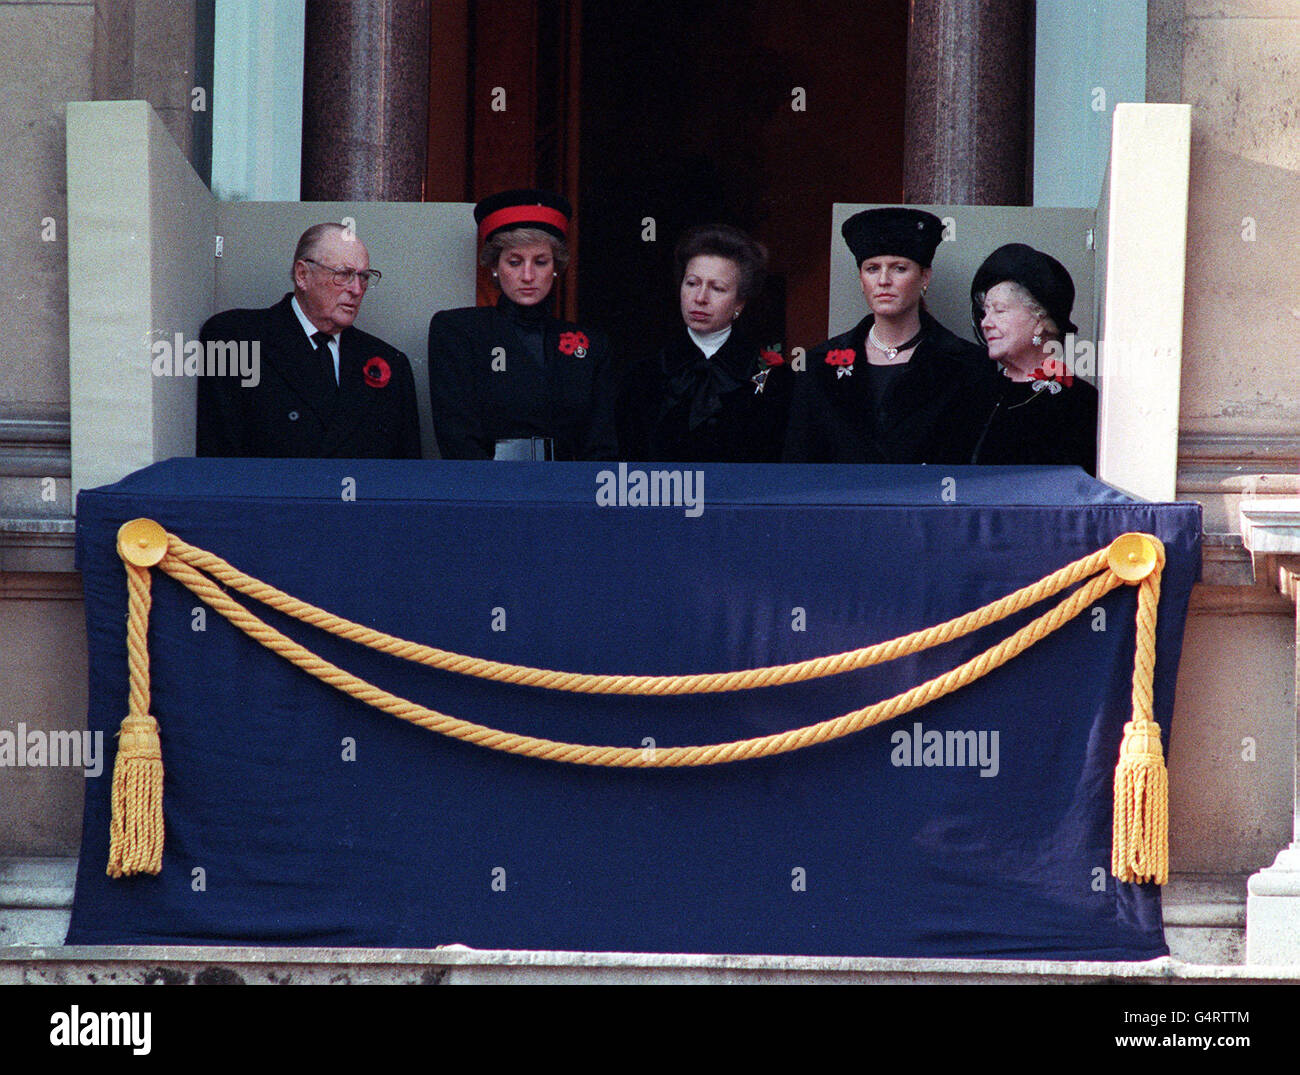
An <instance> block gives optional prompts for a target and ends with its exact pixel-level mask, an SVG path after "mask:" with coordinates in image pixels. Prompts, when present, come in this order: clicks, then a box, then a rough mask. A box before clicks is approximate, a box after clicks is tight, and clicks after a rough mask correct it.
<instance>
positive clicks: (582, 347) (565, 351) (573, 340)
mask: <svg viewBox="0 0 1300 1075" xmlns="http://www.w3.org/2000/svg"><path fill="white" fill-rule="evenodd" d="M589 346H591V341H590V340H588V339H587V334H586V333H585V332H561V333H560V354H562V355H576V356H577V357H578V358H585V357H586V354H587V348H588V347H589Z"/></svg>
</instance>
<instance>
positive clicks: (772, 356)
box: [758, 350, 785, 366]
mask: <svg viewBox="0 0 1300 1075" xmlns="http://www.w3.org/2000/svg"><path fill="white" fill-rule="evenodd" d="M758 357H759V358H761V359H762V360H763V362H764V363H765V364H767V365H769V366H783V365H785V359H784V358H783V357H782V355H781V352H780V351H773V350H768V351H759V352H758Z"/></svg>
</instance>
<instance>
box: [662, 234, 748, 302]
mask: <svg viewBox="0 0 1300 1075" xmlns="http://www.w3.org/2000/svg"><path fill="white" fill-rule="evenodd" d="M698 257H714V258H726V259H727V260H728V261H731V262H734V263H735V265H736V270H737V273H736V275H737V283H736V298H737V299H739V300H740V301H741V302H747V301H748V300H749V299H750V298H751V297H752V296H754V295H755V294H757V293H758V292H759V291H760V290H762V287H763V279H764V277H766V275H767V247H765V246H764V245H763V244H762V243H760V242H756V241H755V240H753V239H751V238H750V237H749V236H748V235H746V234H745V233H744V232H743V231H741V230H740V229H739V228H733V227H731V226H730V225H729V224H704V225H702V226H700V227H698V228H691V230H690V231H688V232H686V233H685V234H684V235H683V236H682V237H681V238H680V239H679V240H677V249H676V250H675V251H674V252H673V260H674V263H675V265H676V268H677V285H678V286H679V287H680V286H681V283H682V281H683V280H685V279H686V266H687V265H689V264H690V262H691V258H698Z"/></svg>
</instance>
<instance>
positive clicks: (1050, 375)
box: [1029, 358, 1074, 388]
mask: <svg viewBox="0 0 1300 1075" xmlns="http://www.w3.org/2000/svg"><path fill="white" fill-rule="evenodd" d="M1029 379H1030V380H1031V381H1060V382H1061V384H1063V385H1065V387H1066V388H1069V387H1070V386H1071V385H1072V384H1074V376H1073V375H1072V374H1071V373H1070V372H1069V371H1068V370H1067V369H1066V365H1065V363H1064V362H1062V361H1061V360H1060V359H1059V358H1045V359H1043V364H1042V365H1041V366H1039V367H1038V369H1036V370H1034V372H1033V373H1031V374H1030V375H1029Z"/></svg>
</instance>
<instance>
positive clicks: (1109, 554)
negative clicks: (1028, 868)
mask: <svg viewBox="0 0 1300 1075" xmlns="http://www.w3.org/2000/svg"><path fill="white" fill-rule="evenodd" d="M132 527H134V528H136V529H135V530H130V528H132ZM128 531H130V532H129V533H128ZM1126 542H1127V544H1125V543H1126ZM1135 550H1136V551H1135ZM119 552H120V553H121V555H122V557H123V559H124V560H126V561H128V562H127V569H128V581H129V582H130V584H131V587H132V589H131V601H130V603H129V609H130V621H131V622H130V625H129V627H128V639H127V641H128V651H129V659H130V661H131V665H130V667H131V677H132V690H131V708H130V713H129V715H128V717H127V720H126V721H124V722H123V732H124V733H126V732H127V731H128V727H127V726H128V723H130V722H132V721H133V720H137V719H138V715H139V713H140V712H141V711H142V708H147V706H148V687H147V677H148V654H147V618H148V601H147V578H148V567H149V566H154V565H156V566H158V567H160V568H161V569H162V570H163V571H165V572H166V573H167V574H169V575H171V576H172V578H174V579H176V580H177V581H178V582H180V583H181V584H182V585H184V586H186V587H187V588H188V589H190V590H191V592H193V593H194V594H195V595H196V596H197V597H199V599H200V600H202V601H203V602H205V603H206V604H207V605H209V606H210V607H211V608H213V609H215V610H216V611H217V612H219V613H221V615H222V616H224V617H225V618H226V619H227V620H229V621H230V622H231V623H232V624H234V625H235V626H236V627H238V628H239V629H240V630H242V631H244V632H245V633H246V634H247V635H249V637H251V638H253V639H254V640H255V641H257V642H260V643H261V644H262V645H264V646H266V647H267V648H268V649H270V650H272V651H273V652H276V653H279V654H280V655H281V656H283V657H284V658H285V659H286V660H288V661H290V662H291V663H293V664H295V665H296V666H298V667H299V668H301V669H303V670H304V671H306V672H308V673H309V674H311V675H313V676H315V677H317V678H318V679H320V680H321V681H322V682H325V683H328V684H329V685H331V686H333V687H335V688H337V689H338V690H341V691H343V692H344V693H346V694H348V695H350V696H351V697H353V698H356V699H357V700H359V701H362V702H365V703H366V704H368V705H371V706H374V707H376V708H378V709H381V710H383V711H384V712H386V713H389V714H391V715H393V716H396V717H399V718H400V719H402V720H406V721H409V722H411V723H413V724H416V725H418V726H419V727H422V728H427V729H430V730H432V731H436V732H439V733H440V734H443V735H447V736H450V737H452V738H456V739H460V740H462V741H464V742H468V743H473V744H475V745H478V746H483V747H487V748H489V749H493V750H498V751H503V752H506V753H510V754H516V755H522V756H525V757H532V758H539V759H544V760H548V761H558V762H567V763H570V764H577V765H597V766H609V767H620V768H667V767H681V766H700V765H717V764H723V763H727V762H733V761H740V760H745V759H752V758H761V757H769V756H772V755H775V754H781V753H786V752H789V751H794V750H799V749H802V748H804V747H807V746H812V745H814V744H817V743H824V742H829V741H831V740H834V739H838V738H841V737H843V736H846V735H851V734H853V733H854V732H857V731H860V730H862V729H864V728H867V727H870V726H872V725H874V724H879V723H883V722H884V721H887V720H890V719H892V718H893V717H897V716H900V715H902V714H904V713H907V712H910V711H911V710H913V709H916V708H918V707H919V706H922V705H925V704H926V703H928V702H931V701H934V700H935V699H937V698H941V697H943V696H944V695H946V694H949V693H951V692H953V691H955V690H957V689H958V688H959V687H962V686H964V685H966V684H968V683H970V682H972V681H973V680H975V679H978V678H979V677H980V676H983V675H985V674H987V673H988V672H990V671H992V670H993V669H995V668H998V667H1000V666H1001V665H1003V664H1005V663H1006V662H1007V661H1009V660H1011V659H1012V658H1013V657H1015V656H1016V655H1017V654H1019V653H1021V652H1023V651H1024V650H1025V649H1027V648H1028V647H1029V646H1031V645H1033V644H1034V643H1035V642H1037V641H1039V640H1041V639H1042V638H1044V637H1046V636H1047V635H1048V634H1050V633H1052V632H1053V631H1055V630H1057V629H1058V628H1060V627H1061V626H1062V625H1064V624H1065V623H1067V622H1069V621H1070V620H1071V619H1073V618H1074V617H1075V616H1077V615H1079V613H1080V612H1082V611H1083V609H1085V608H1087V607H1088V606H1090V605H1092V604H1093V603H1094V602H1096V601H1097V600H1098V599H1100V598H1101V597H1103V596H1104V595H1105V594H1107V593H1109V592H1110V591H1111V590H1113V589H1115V588H1117V587H1118V586H1120V585H1123V584H1124V583H1125V582H1128V583H1136V584H1138V585H1139V586H1140V590H1139V600H1138V617H1137V645H1136V649H1137V655H1136V657H1135V661H1134V676H1133V706H1134V710H1133V720H1132V721H1130V722H1129V723H1128V724H1127V725H1126V726H1125V736H1124V742H1123V744H1122V746H1121V759H1120V764H1119V766H1117V769H1116V784H1115V818H1114V827H1115V828H1114V848H1113V854H1112V871H1113V872H1114V873H1115V875H1116V876H1117V877H1119V878H1120V879H1121V880H1140V879H1143V878H1145V877H1154V878H1155V879H1157V880H1158V881H1160V882H1161V883H1163V880H1164V879H1165V877H1167V865H1168V864H1167V857H1168V853H1167V844H1168V835H1167V824H1168V812H1167V783H1165V784H1164V785H1162V784H1161V780H1162V779H1166V774H1165V772H1164V763H1163V757H1162V756H1161V755H1160V742H1159V728H1158V726H1157V725H1156V724H1155V722H1154V717H1153V715H1152V710H1151V684H1152V676H1153V672H1154V658H1155V625H1156V620H1155V609H1156V604H1157V602H1158V599H1159V592H1160V591H1159V577H1160V572H1161V570H1162V569H1163V566H1164V549H1163V546H1161V544H1160V542H1159V540H1158V539H1156V538H1154V537H1152V536H1150V535H1140V534H1126V535H1122V536H1121V537H1120V538H1117V539H1116V540H1115V541H1114V542H1112V544H1111V545H1110V546H1109V547H1108V548H1106V549H1101V550H1099V551H1098V552H1095V553H1092V554H1090V555H1088V556H1086V557H1083V558H1081V559H1079V560H1077V561H1075V562H1074V563H1072V564H1068V565H1066V566H1065V567H1063V568H1061V569H1060V570H1059V571H1056V572H1053V573H1052V574H1051V575H1048V576H1046V577H1045V578H1044V579H1041V580H1039V582H1037V583H1035V584H1033V585H1031V586H1027V587H1024V588H1022V589H1021V590H1017V591H1016V592H1015V593H1013V594H1010V595H1008V596H1007V597H1005V598H1002V599H1000V600H998V601H995V602H992V603H991V604H989V605H986V606H984V607H983V608H981V609H977V610H975V611H974V612H971V613H967V614H966V615H964V616H959V617H957V618H955V619H953V620H950V621H948V622H947V623H944V624H940V625H937V626H935V627H931V628H927V629H925V630H923V631H916V632H913V633H912V634H910V635H906V636H903V637H902V638H900V639H894V640H891V641H889V642H884V643H879V644H877V645H875V646H867V647H863V648H861V649H858V650H851V651H848V652H846V653H842V654H838V655H834V656H831V657H822V658H815V659H812V660H808V661H801V662H796V663H794V664H787V665H778V666H773V667H770V668H758V669H747V670H743V671H738V672H728V673H701V674H694V675H688V676H599V675H589V674H576V673H569V672H556V671H550V670H546V669H537V668H529V667H526V666H520V665H510V664H503V663H500V662H494V661H481V660H479V659H477V658H471V657H466V656H463V655H460V654H455V653H451V652H449V651H446V650H438V649H435V648H433V647H428V646H422V645H419V644H417V643H413V642H408V641H405V640H402V639H397V638H394V637H393V636H390V635H386V634H384V633H382V632H378V631H374V630H372V629H370V628H367V627H364V626H362V625H360V624H356V623H353V622H351V621H348V620H344V619H341V618H340V617H337V616H333V615H332V614H330V613H327V612H324V611H323V610H321V609H318V608H315V607H314V606H312V605H309V604H307V603H305V602H301V601H298V600H297V599H295V598H293V597H290V596H289V595H287V594H284V593H283V592H282V591H280V590H276V589H275V588H274V587H270V586H267V585H266V584H265V583H262V582H260V581H259V580H257V579H254V578H252V577H251V576H248V575H245V574H243V573H242V572H239V571H237V570H236V569H235V568H233V567H231V566H230V565H229V564H227V563H226V562H225V561H223V560H221V559H220V558H218V557H215V556H213V555H212V554H211V553H207V552H204V551H203V550H201V549H196V548H194V547H193V546H190V545H188V544H186V543H185V542H183V541H181V540H180V539H179V538H177V537H176V536H175V535H172V534H168V533H166V532H165V531H164V530H163V529H162V528H161V527H159V526H158V525H157V524H156V523H152V522H150V521H148V520H136V521H135V522H133V523H128V524H126V525H125V526H123V528H122V530H121V531H120V532H119ZM198 564H202V565H203V566H204V567H205V568H206V569H208V570H211V571H212V573H213V574H214V575H216V576H217V577H218V578H220V579H221V580H222V581H224V582H227V583H229V584H230V585H232V586H233V587H235V588H237V589H239V591H240V592H242V593H245V594H246V595H248V596H251V597H255V598H257V599H262V600H264V601H265V603H267V604H269V605H271V606H272V607H276V608H279V609H280V610H281V611H283V612H286V613H288V614H290V615H293V616H295V617H296V618H298V619H300V620H301V621H302V622H305V623H311V624H313V625H315V626H319V627H321V628H322V629H325V630H328V631H330V632H331V633H333V634H336V635H339V636H340V637H343V638H348V639H351V640H352V641H357V642H360V643H362V644H364V645H368V646H371V648H374V649H378V650H380V651H381V652H385V653H390V654H393V655H395V656H404V657H408V658H409V659H412V660H415V661H418V662H419V663H423V664H431V665H433V666H435V667H439V668H445V669H447V670H451V671H458V672H464V673H466V674H472V675H481V676H484V677H485V678H489V679H495V680H500V681H504V682H512V683H524V684H528V685H532V686H546V687H550V688H552V689H556V690H570V691H585V692H588V693H628V694H631V693H636V694H685V693H706V692H716V691H723V690H741V689H747V688H749V687H755V686H767V685H774V684H777V683H789V682H798V681H802V680H806V679H812V678H816V677H819V676H826V675H834V674H837V673H839V672H844V671H849V670H850V669H853V668H862V667H867V666H868V665H870V664H875V663H880V662H882V661H885V660H890V659H893V658H894V657H898V656H903V655H905V654H909V653H915V652H918V651H919V650H922V649H925V648H928V647H930V646H934V645H937V644H939V643H940V642H944V641H948V640H950V639H952V638H957V637H960V636H962V635H965V634H968V633H970V632H972V631H975V630H978V629H979V628H980V627H983V626H985V625H987V624H989V623H992V622H995V621H996V620H999V619H1002V618H1004V617H1006V616H1008V615H1010V614H1011V613H1013V612H1016V611H1019V610H1020V609H1023V608H1026V607H1028V606H1029V605H1031V604H1033V603H1035V602H1036V601H1039V600H1042V598H1043V597H1045V596H1050V595H1052V594H1055V593H1059V592H1060V591H1061V590H1062V589H1064V588H1065V587H1067V586H1069V585H1071V584H1072V583H1073V582H1076V581H1079V580H1081V579H1083V578H1086V577H1088V576H1089V575H1092V576H1093V577H1091V578H1089V579H1088V581H1087V582H1085V583H1084V584H1083V585H1082V586H1081V587H1080V588H1079V589H1077V590H1076V591H1075V592H1074V593H1072V594H1070V595H1069V596H1068V597H1066V598H1064V599H1063V600H1062V601H1060V602H1059V603H1058V604H1057V605H1056V606H1055V607H1053V608H1051V609H1049V610H1048V611H1047V612H1045V613H1043V614H1041V615H1040V616H1038V617H1037V618H1036V619H1034V620H1033V621H1031V622H1030V623H1028V624H1026V625H1025V626H1024V627H1022V628H1021V629H1020V630H1018V631H1016V632H1015V633H1014V634H1012V635H1011V636H1009V637H1008V638H1006V639H1004V640H1003V641H1001V642H999V643H998V644H996V645H994V646H991V647H990V648H988V649H986V650H985V651H984V652H983V653H980V654H978V655H977V656H975V657H973V658H971V659H970V660H968V661H966V662H965V663H963V664H961V665H959V666H958V667H956V668H954V669H952V670H950V671H948V672H945V673H943V674H942V675H939V676H935V677H934V678H932V679H930V680H927V681H926V682H925V683H922V684H920V685H918V686H916V687H913V688H911V689H910V690H908V691H905V692H903V693H902V694H899V695H896V696H894V697H892V698H887V699H884V700H882V701H880V702H876V703H875V704H873V705H870V706H866V707H864V708H862V709H857V710H853V711H852V712H849V713H845V714H843V715H841V716H838V717H834V718H831V719H828V720H824V721H820V722H818V723H815V724H810V725H806V726H804V727H802V728H796V729H792V730H790V731H785V732H778V733H773V734H770V735H764V736H758V737H755V738H752V739H743V740H736V741H732V742H727V743H715V744H711V745H706V746H678V747H660V748H654V749H645V748H641V747H608V746H588V745H584V744H578V743H564V742H556V741H554V740H550V739H542V738H538V737H535V736H527V735H519V734H515V733H512V732H504V731H500V730H498V729H494V728H488V727H485V726H484V725H481V724H475V723H473V722H471V721H466V720H462V719H460V718H457V717H453V716H449V715H447V714H444V713H440V712H438V711H437V710H434V709H429V708H427V707H425V706H420V705H417V704H416V703H414V702H410V701H408V700H406V699H404V698H399V697H398V696H396V695H394V694H391V693H389V692H388V691H385V690H382V689H381V688H379V687H376V686H374V685H373V684H370V683H368V682H366V681H365V680H363V679H360V678H359V677H357V676H354V675H353V674H351V673H350V672H347V671H344V670H343V669H340V668H338V667H337V666H336V665H333V664H331V663H329V662H328V661H325V660H324V659H322V658H320V657H318V656H316V655H315V654H314V653H312V652H311V651H309V650H308V649H306V648H305V647H304V646H302V645H300V644H299V643H297V642H295V641H294V640H293V639H291V638H289V637H288V636H286V635H284V634H283V633H282V632H280V631H278V630H276V629H275V628H273V627H271V626H270V625H269V624H267V623H265V622H264V621H263V620H261V619H259V618H258V617H257V616H256V615H254V614H253V613H252V612H250V611H249V610H248V609H246V608H244V606H242V605H240V604H239V603H238V602H236V601H234V600H233V599H232V598H230V597H229V596H228V595H227V594H226V593H225V592H224V591H223V590H222V589H221V587H220V586H218V585H217V584H216V583H214V582H213V581H212V580H211V579H209V578H207V577H206V576H205V575H203V574H202V573H201V571H200V570H198V567H197V565H198ZM1098 572H1100V573H1098ZM137 574H138V575H142V576H143V577H144V579H145V580H146V581H145V594H146V599H145V600H143V601H142V600H140V599H139V597H138V595H137V590H138V587H139V581H138V577H137ZM132 580H135V581H132ZM141 655H143V656H142V658H141ZM141 678H142V680H143V684H144V686H143V690H142V691H138V690H137V680H138V679H141ZM147 719H148V721H149V722H150V723H151V724H152V729H141V730H142V731H149V732H150V735H149V736H144V737H143V738H142V744H141V749H140V751H138V752H137V753H139V754H140V755H141V756H143V757H145V758H146V760H156V762H157V765H156V769H154V770H148V772H149V774H150V775H149V779H150V780H152V781H153V783H154V785H156V787H155V789H154V792H153V793H151V794H150V795H147V796H144V795H137V796H135V798H134V799H130V800H128V799H126V798H124V799H123V801H122V803H121V804H119V801H118V796H117V794H116V786H117V780H118V769H120V768H123V762H124V760H125V761H126V762H127V765H128V766H129V764H130V762H131V761H132V759H133V758H134V757H135V755H130V756H128V754H127V751H126V748H125V744H126V735H125V734H124V736H123V745H122V746H121V747H119V752H118V763H117V765H116V766H115V770H114V781H115V785H114V786H115V793H114V802H113V810H114V812H113V833H114V839H115V841H116V835H117V833H118V832H119V831H123V832H126V834H127V836H126V841H127V842H128V843H136V842H140V841H143V842H144V843H146V844H147V845H148V848H149V854H148V855H147V856H145V861H144V862H143V864H141V862H140V861H139V859H140V855H136V854H135V852H133V851H131V850H129V849H128V850H127V851H126V852H119V853H118V854H117V855H116V858H114V857H113V855H112V854H111V855H110V865H109V873H110V874H112V875H113V876H121V875H122V874H123V873H134V872H150V873H157V872H158V870H159V869H160V868H161V833H162V819H161V788H162V770H161V760H160V759H161V754H160V752H159V749H158V736H157V725H156V723H153V722H152V718H147ZM137 800H138V801H137ZM119 805H120V806H121V809H122V811H123V812H124V813H125V812H130V813H134V812H135V811H136V810H137V809H139V810H142V811H144V812H146V813H148V814H151V815H152V814H156V818H151V819H150V820H148V821H134V820H133V821H132V823H131V825H129V826H127V827H126V828H124V827H123V826H124V822H123V821H122V820H121V819H120V817H119ZM137 833H138V834H141V835H139V836H138V837H137V836H136V835H133V834H137ZM155 833H156V836H157V839H156V840H155V839H154V834H155ZM124 855H125V857H124ZM133 855H135V857H132V856H133Z"/></svg>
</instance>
